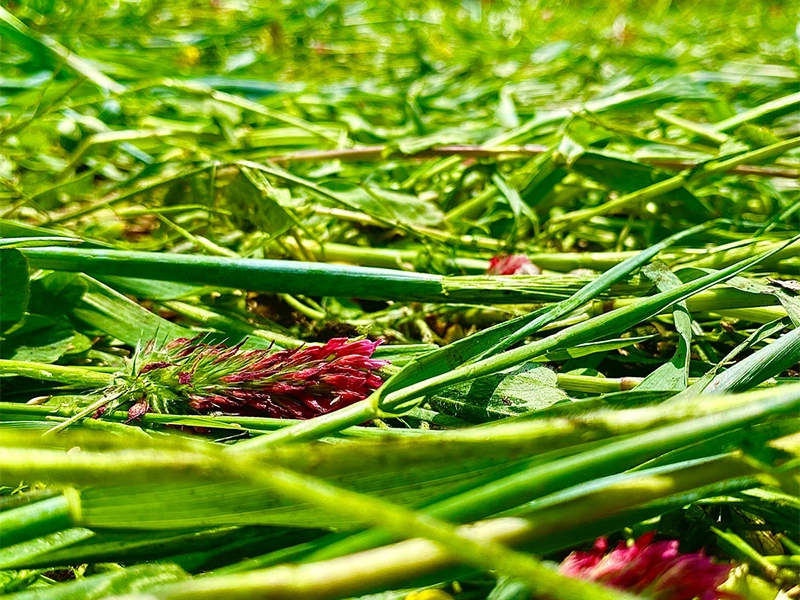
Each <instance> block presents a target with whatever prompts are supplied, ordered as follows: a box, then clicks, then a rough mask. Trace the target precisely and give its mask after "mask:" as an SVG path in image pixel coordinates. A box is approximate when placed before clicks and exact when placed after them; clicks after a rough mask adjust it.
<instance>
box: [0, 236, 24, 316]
mask: <svg viewBox="0 0 800 600" xmlns="http://www.w3.org/2000/svg"><path fill="white" fill-rule="evenodd" d="M29 297H30V281H29V279H28V261H27V260H25V257H24V256H23V255H22V253H21V252H20V251H19V250H15V249H10V248H8V249H3V250H0V323H3V324H4V327H5V326H7V325H11V324H13V323H17V322H18V321H20V320H22V317H23V316H24V315H25V311H26V310H27V308H28V299H29Z"/></svg>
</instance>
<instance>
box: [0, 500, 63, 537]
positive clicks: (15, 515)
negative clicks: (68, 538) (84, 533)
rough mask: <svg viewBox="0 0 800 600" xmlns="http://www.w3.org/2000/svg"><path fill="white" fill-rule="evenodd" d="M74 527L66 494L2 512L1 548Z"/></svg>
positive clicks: (0, 519)
mask: <svg viewBox="0 0 800 600" xmlns="http://www.w3.org/2000/svg"><path fill="white" fill-rule="evenodd" d="M68 527H72V523H71V519H70V513H69V503H68V501H67V498H66V496H57V497H55V498H50V499H48V500H42V501H40V502H35V503H33V504H29V505H28V506H22V507H20V508H14V509H11V510H7V511H4V512H1V513H0V532H2V533H1V534H0V548H7V547H8V546H13V545H14V544H19V543H20V542H25V541H27V540H32V539H34V538H37V537H41V536H43V535H47V534H49V533H55V532H56V531H61V530H62V529H67V528H68Z"/></svg>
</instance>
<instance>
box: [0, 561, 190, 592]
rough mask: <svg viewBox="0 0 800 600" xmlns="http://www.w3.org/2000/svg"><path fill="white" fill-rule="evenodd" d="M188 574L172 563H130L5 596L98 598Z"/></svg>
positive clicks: (137, 590)
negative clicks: (105, 571) (122, 566)
mask: <svg viewBox="0 0 800 600" xmlns="http://www.w3.org/2000/svg"><path fill="white" fill-rule="evenodd" d="M187 578H188V575H187V574H186V572H185V571H184V570H183V569H181V568H180V567H178V566H177V565H173V564H169V563H166V564H154V565H147V564H144V565H134V566H132V567H127V568H125V569H115V570H112V571H109V572H107V573H103V574H100V575H92V576H91V577H86V578H85V579H79V580H77V581H71V582H69V583H61V584H56V585H51V586H49V587H46V588H36V589H30V590H28V591H25V592H20V593H17V594H12V595H10V596H8V599H9V600H102V599H103V598H109V597H111V596H117V595H120V594H134V593H137V592H145V591H147V590H150V589H152V588H154V587H157V586H159V585H165V584H168V583H176V582H178V581H183V580H185V579H187Z"/></svg>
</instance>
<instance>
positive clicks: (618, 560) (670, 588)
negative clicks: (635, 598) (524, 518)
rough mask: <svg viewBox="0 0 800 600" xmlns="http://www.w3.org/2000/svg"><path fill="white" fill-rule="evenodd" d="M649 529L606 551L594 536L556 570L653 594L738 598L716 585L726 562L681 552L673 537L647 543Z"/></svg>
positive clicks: (659, 597) (664, 598) (660, 599)
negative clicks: (588, 547)
mask: <svg viewBox="0 0 800 600" xmlns="http://www.w3.org/2000/svg"><path fill="white" fill-rule="evenodd" d="M654 537H655V532H654V531H651V532H649V533H645V534H644V535H642V536H641V537H640V538H639V539H637V540H636V541H635V542H634V543H633V544H632V545H630V546H629V545H627V544H626V543H625V542H620V543H619V544H617V547H616V548H614V549H613V550H611V551H610V552H608V541H607V540H606V538H603V537H601V538H598V539H597V541H596V542H595V543H594V546H593V547H592V549H591V550H590V551H589V552H573V553H572V554H570V555H569V556H567V558H565V559H564V562H562V563H561V566H560V567H559V571H560V572H561V573H562V574H564V575H568V576H569V577H576V578H579V579H588V580H590V581H596V582H598V583H603V584H606V585H608V586H610V587H613V588H617V589H621V590H627V591H630V592H634V593H636V594H642V595H643V596H646V597H648V598H654V599H655V600H694V599H695V598H699V599H700V600H722V599H725V598H738V596H737V595H735V594H730V593H728V592H721V591H718V590H717V588H718V587H719V586H720V585H722V583H724V582H725V580H726V579H727V578H728V574H729V573H730V571H731V568H732V567H731V565H722V564H717V563H714V562H712V561H711V559H710V558H708V557H707V556H706V555H705V554H703V552H692V553H685V554H681V553H680V551H679V550H678V541H677V540H665V541H661V542H655V543H653V539H654Z"/></svg>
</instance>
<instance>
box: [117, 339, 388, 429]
mask: <svg viewBox="0 0 800 600" xmlns="http://www.w3.org/2000/svg"><path fill="white" fill-rule="evenodd" d="M380 344H381V341H380V340H379V341H376V342H373V341H370V340H367V339H362V340H351V339H348V338H334V339H331V340H329V341H328V342H327V343H325V344H322V345H313V346H302V347H300V348H295V349H291V350H280V351H278V352H273V351H271V350H269V349H255V350H243V349H242V344H241V343H240V344H237V345H235V346H227V345H225V344H209V343H205V342H203V341H202V340H201V338H200V337H197V338H194V339H187V338H178V339H175V340H173V341H171V342H170V343H168V344H167V345H166V346H164V347H162V348H155V344H154V343H153V342H150V343H148V344H147V345H146V346H145V347H144V348H143V349H142V350H140V351H139V352H138V353H137V355H136V357H135V359H134V361H133V364H132V368H131V371H130V373H129V374H128V375H126V376H123V377H121V381H122V383H121V384H120V385H118V386H116V387H115V389H114V390H113V391H111V393H109V394H108V396H109V397H113V398H116V399H117V400H115V402H114V405H119V404H122V403H123V402H124V401H125V400H134V402H135V404H134V405H133V406H132V407H131V409H130V410H129V411H128V415H129V417H130V418H138V417H140V416H141V415H142V414H144V413H145V412H148V411H150V410H152V411H154V412H162V413H167V412H168V413H181V412H186V408H190V409H194V410H195V411H198V412H211V411H220V412H225V413H230V414H237V415H249V416H265V417H273V418H293V419H309V418H311V417H315V416H317V415H320V414H323V413H327V412H330V411H333V410H336V409H339V408H342V407H345V406H348V405H350V404H353V403H354V402H358V401H359V400H364V399H365V398H367V397H368V396H369V395H370V394H371V393H372V392H373V391H374V390H376V389H377V388H378V387H380V385H381V384H382V383H383V380H382V379H381V378H380V376H378V374H377V373H376V371H377V370H378V369H380V368H381V367H383V366H385V365H386V364H388V362H387V361H383V360H376V359H373V358H372V354H373V352H374V351H375V348H377V347H378V345H380ZM108 408H110V406H107V407H105V410H108Z"/></svg>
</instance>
